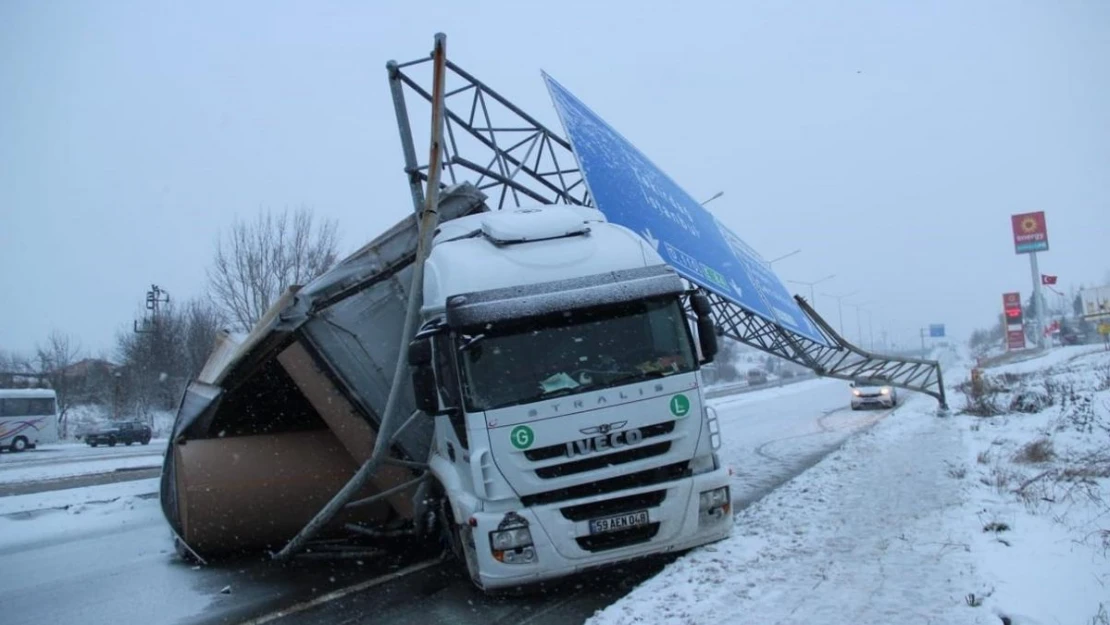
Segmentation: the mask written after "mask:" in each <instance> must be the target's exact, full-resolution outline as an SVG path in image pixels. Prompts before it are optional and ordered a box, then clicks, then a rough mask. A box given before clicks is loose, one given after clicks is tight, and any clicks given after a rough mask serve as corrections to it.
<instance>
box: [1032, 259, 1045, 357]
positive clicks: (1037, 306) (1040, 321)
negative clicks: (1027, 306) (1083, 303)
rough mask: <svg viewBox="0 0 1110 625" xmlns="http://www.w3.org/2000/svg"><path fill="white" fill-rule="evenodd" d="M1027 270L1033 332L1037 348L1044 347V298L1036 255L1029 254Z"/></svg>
mask: <svg viewBox="0 0 1110 625" xmlns="http://www.w3.org/2000/svg"><path fill="white" fill-rule="evenodd" d="M1029 270H1030V271H1031V272H1032V274H1033V319H1034V320H1035V321H1034V328H1033V331H1034V332H1035V333H1036V336H1037V346H1038V347H1042V348H1043V347H1044V346H1045V336H1044V328H1045V323H1044V297H1043V296H1042V294H1041V270H1040V267H1039V266H1038V265H1037V253H1036V252H1029Z"/></svg>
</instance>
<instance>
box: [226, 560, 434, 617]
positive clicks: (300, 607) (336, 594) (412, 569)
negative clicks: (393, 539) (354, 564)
mask: <svg viewBox="0 0 1110 625" xmlns="http://www.w3.org/2000/svg"><path fill="white" fill-rule="evenodd" d="M444 560H446V557H444V556H440V557H439V558H434V559H432V560H425V561H423V562H418V563H416V564H413V565H412V566H409V567H406V568H403V569H401V570H399V571H394V572H392V573H390V574H388V575H382V576H381V577H375V578H374V579H368V580H366V581H365V582H359V583H357V584H354V585H353V586H347V587H346V588H340V589H339V590H333V591H331V592H329V593H326V594H323V595H320V596H319V597H316V598H315V599H309V600H308V601H304V602H302V603H297V604H294V605H292V606H290V607H288V608H285V609H282V610H277V611H276V612H271V613H269V614H264V615H262V616H258V617H255V618H253V619H251V620H249V621H243V622H242V623H240V624H239V625H263V624H264V623H269V622H272V621H276V620H277V619H279V618H284V617H286V616H289V615H291V614H297V613H299V612H304V611H305V610H308V609H310V608H314V607H316V606H319V605H323V604H325V603H328V602H329V601H335V600H336V599H342V598H343V597H346V596H347V595H350V594H353V593H356V592H361V591H363V590H366V589H368V588H373V587H374V586H380V585H382V584H384V583H386V582H391V581H394V580H396V579H400V578H402V577H404V576H406V575H412V574H413V573H419V572H420V571H423V570H424V569H427V568H431V567H433V566H435V565H437V564H441V563H443V562H444Z"/></svg>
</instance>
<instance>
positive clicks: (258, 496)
mask: <svg viewBox="0 0 1110 625" xmlns="http://www.w3.org/2000/svg"><path fill="white" fill-rule="evenodd" d="M484 201H485V196H484V195H483V194H482V193H481V192H480V191H478V190H477V189H476V188H475V187H473V186H472V185H469V184H464V185H459V186H456V187H452V188H450V189H447V190H445V191H444V192H443V194H442V196H441V200H440V205H439V210H440V214H441V220H442V221H447V220H450V219H454V218H456V217H461V216H463V215H469V214H473V213H476V212H481V211H484V210H487V209H486V206H485V204H484ZM416 244H417V222H416V218H415V217H414V216H410V217H408V218H406V219H404V220H402V221H401V222H400V223H398V224H396V225H395V226H394V227H392V228H390V229H389V230H388V231H387V232H385V233H384V234H382V235H381V236H379V237H377V238H376V239H374V240H373V241H371V242H370V243H368V244H367V245H366V246H364V247H362V248H361V249H359V250H358V251H357V252H355V253H354V254H352V255H351V256H349V257H348V258H346V259H345V260H343V261H342V262H340V263H339V264H337V265H336V266H335V267H334V268H333V269H331V270H330V271H328V272H327V273H325V274H323V275H322V276H320V277H319V278H317V279H316V280H314V281H312V282H310V283H309V284H307V285H304V286H303V287H291V288H290V289H289V290H288V291H287V292H286V293H285V294H284V295H283V296H282V297H281V299H280V300H279V301H278V302H276V303H275V304H274V305H273V306H272V307H271V308H270V310H269V311H268V312H267V314H266V315H265V316H264V317H263V318H262V319H261V320H260V321H259V322H258V324H257V325H256V326H255V328H253V330H252V331H251V332H250V334H248V335H246V336H245V337H242V336H240V337H236V336H234V335H232V334H230V333H227V332H223V333H221V335H220V336H219V337H218V338H217V341H216V345H215V348H214V350H213V352H212V355H211V356H210V358H209V360H208V362H207V363H206V364H205V366H204V368H203V369H202V371H201V373H200V374H199V375H198V377H197V379H196V380H194V381H193V382H192V383H191V384H189V386H188V387H187V389H186V391H185V393H184V396H183V398H182V400H181V403H180V405H179V408H178V413H177V417H176V420H175V422H174V429H173V434H172V440H171V444H170V446H169V448H168V450H167V453H166V458H165V463H164V466H163V472H162V489H161V503H162V509H163V511H164V513H165V515H166V518H167V520H168V521H169V523H170V525H171V527H172V529H173V530H174V532H175V533H176V535H177V537H178V538H179V539H180V540H181V541H182V542H183V543H184V544H185V545H188V546H189V548H191V549H192V550H193V551H195V552H196V553H198V554H200V555H213V554H218V553H225V552H229V551H237V550H250V549H262V548H272V547H273V546H274V545H275V544H278V543H281V542H283V541H287V540H289V539H290V538H292V537H293V536H294V535H295V534H296V532H297V531H298V530H299V529H300V528H301V527H302V526H303V525H304V524H305V522H307V521H308V519H310V518H311V517H312V516H313V515H314V514H315V513H316V512H317V511H318V510H319V509H320V508H321V507H322V506H323V505H324V503H326V502H327V501H328V500H329V499H330V498H331V497H332V496H333V495H334V494H335V493H336V492H338V491H339V489H340V488H341V487H342V486H343V485H344V484H345V483H346V482H347V480H348V479H349V478H350V477H351V476H352V475H353V474H354V472H355V471H356V470H357V468H358V467H359V466H360V465H361V464H362V463H363V462H365V461H366V460H367V458H369V456H370V452H371V450H372V449H373V446H374V442H375V440H376V437H377V434H378V429H379V427H380V423H381V415H382V412H383V410H384V408H385V404H386V400H387V398H388V396H389V392H390V386H391V384H392V378H393V371H394V368H395V366H396V363H397V358H398V357H399V351H398V350H399V348H400V340H401V328H402V324H403V321H404V314H405V306H406V302H407V299H408V297H409V292H408V291H409V289H410V286H411V281H412V279H411V274H412V268H411V265H412V260H413V258H414V256H415V251H416ZM410 384H411V383H410V381H409V380H408V379H407V378H406V379H405V381H404V387H403V388H401V389H400V396H399V398H400V402H401V403H400V408H401V414H405V415H409V414H412V415H413V418H408V419H406V420H405V422H404V423H403V425H402V428H403V430H402V431H401V432H400V434H399V435H398V436H397V437H396V439H395V441H394V445H393V448H392V449H391V456H392V457H394V458H397V459H399V460H410V461H417V462H424V461H426V460H427V457H428V453H429V449H430V445H431V437H432V422H431V420H429V419H421V418H415V416H416V412H415V406H414V404H413V398H412V392H411V388H409V386H410ZM413 475H414V474H413V472H412V471H411V470H410V469H407V468H404V467H401V466H396V465H385V466H382V467H381V468H380V469H379V470H378V471H377V472H376V473H375V474H374V475H373V477H372V479H371V483H370V485H369V486H368V487H367V488H366V489H365V492H364V493H362V494H361V496H370V495H373V494H375V493H379V492H382V491H385V490H388V489H390V488H393V487H395V486H398V485H401V484H404V483H405V482H407V481H409V480H411V479H412V478H413ZM413 495H414V492H413V490H412V489H409V490H406V491H401V492H396V493H394V494H392V495H391V496H389V497H388V498H386V499H385V500H383V501H380V502H378V503H377V504H375V505H370V506H363V507H359V508H356V509H354V510H352V511H348V512H346V513H344V514H343V515H340V516H339V517H338V518H336V519H334V520H333V521H332V523H331V525H330V526H329V527H330V528H331V529H335V528H338V527H341V526H342V524H344V523H349V522H352V521H357V522H360V523H364V524H369V525H379V526H381V525H389V524H396V523H402V522H404V521H406V520H409V519H411V517H412V514H413Z"/></svg>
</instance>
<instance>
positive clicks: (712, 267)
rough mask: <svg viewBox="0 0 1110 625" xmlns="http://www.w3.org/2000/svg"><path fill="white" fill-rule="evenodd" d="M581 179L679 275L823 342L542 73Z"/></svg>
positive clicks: (660, 176) (753, 267) (706, 223)
mask: <svg viewBox="0 0 1110 625" xmlns="http://www.w3.org/2000/svg"><path fill="white" fill-rule="evenodd" d="M544 80H545V81H546V82H547V88H548V90H549V91H550V92H551V99H552V100H553V101H554V102H555V109H556V110H557V111H558V113H559V118H560V119H561V120H562V123H563V128H564V129H565V130H566V133H567V137H568V139H569V140H570V144H571V147H572V148H573V149H574V154H575V156H576V157H577V158H578V165H579V167H580V168H581V170H582V177H583V178H584V179H585V181H586V186H587V188H588V189H589V191H590V195H591V196H592V197H593V199H594V204H595V205H596V206H597V208H598V210H600V211H601V212H602V213H604V214H605V217H606V218H607V219H609V221H611V222H613V223H617V224H620V225H622V226H625V227H626V228H629V229H631V230H633V231H634V232H637V233H639V234H640V235H641V236H643V237H644V238H645V239H647V240H648V242H650V243H651V244H652V245H654V246H655V249H656V250H657V251H658V252H659V255H660V256H662V257H663V259H664V260H666V261H667V263H669V264H670V265H671V266H673V267H674V268H675V270H676V271H678V272H679V274H681V275H682V276H683V277H684V278H686V279H687V280H690V281H691V282H693V283H694V284H697V285H699V286H701V287H703V288H705V289H708V290H710V291H712V292H714V293H716V294H718V295H720V296H721V297H724V298H725V299H727V300H729V301H731V302H733V303H735V304H737V305H738V306H740V307H742V308H744V309H746V310H748V311H749V312H751V313H754V314H756V315H759V316H760V317H762V318H764V319H766V320H768V321H771V322H775V323H778V324H779V325H780V326H781V327H783V328H784V329H786V330H790V331H793V332H796V333H798V334H800V335H802V336H804V337H806V338H808V339H810V340H813V341H816V342H818V343H820V344H822V345H828V341H827V340H826V339H825V338H824V336H823V335H822V334H821V332H820V331H819V330H818V329H817V328H816V327H814V325H813V322H811V321H810V320H809V318H808V317H806V315H805V313H803V312H802V309H801V308H799V307H798V304H797V302H795V301H794V299H793V298H792V297H791V296H790V292H789V291H787V289H786V287H785V286H784V285H783V283H782V281H781V280H779V279H778V276H776V275H775V274H774V272H772V271H771V267H770V265H768V264H767V262H766V261H764V260H763V258H762V257H760V255H759V254H758V253H757V252H756V251H755V250H754V249H752V248H751V247H750V246H748V245H747V244H746V243H744V242H743V241H742V240H741V239H740V237H738V236H736V234H734V233H733V232H732V231H731V230H729V229H728V228H726V227H725V225H724V224H722V223H721V222H720V221H719V220H717V218H716V217H714V216H713V214H712V213H710V212H709V211H707V210H706V209H705V208H704V207H703V206H702V205H701V204H699V203H698V201H697V200H695V199H694V198H693V197H691V196H690V194H689V193H686V191H684V190H683V189H682V188H681V187H679V186H678V184H676V183H675V182H674V180H671V178H670V177H669V176H667V174H666V173H664V172H663V171H662V170H661V169H659V168H658V167H657V166H656V165H655V164H654V163H652V162H651V161H649V160H648V158H647V157H646V156H645V155H644V154H643V153H642V152H640V151H639V150H638V149H637V148H636V146H634V145H632V144H631V143H630V142H629V141H628V140H627V139H625V138H624V137H622V136H621V135H620V133H618V132H617V131H616V130H614V129H613V127H612V126H610V125H609V124H607V123H606V122H605V120H603V119H601V118H600V117H598V116H597V114H596V113H594V112H593V111H591V110H590V109H589V107H587V106H586V105H585V104H583V103H582V101H581V100H579V99H578V98H576V97H575V96H574V95H573V94H571V93H570V92H569V91H567V90H566V89H565V88H564V87H563V86H562V85H560V84H559V83H558V82H556V81H555V80H554V79H553V78H551V77H550V76H548V75H547V74H546V73H545V74H544Z"/></svg>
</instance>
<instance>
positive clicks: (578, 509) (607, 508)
mask: <svg viewBox="0 0 1110 625" xmlns="http://www.w3.org/2000/svg"><path fill="white" fill-rule="evenodd" d="M666 498H667V491H666V490H656V491H652V492H650V493H640V494H639V495H632V496H629V497H617V498H616V499H606V500H605V501H598V502H595V503H584V504H579V505H577V506H567V507H566V508H562V509H560V510H559V512H561V513H562V514H563V518H564V519H567V520H568V521H585V520H586V519H596V518H598V517H603V516H610V515H613V514H620V513H622V512H631V511H633V510H643V509H645V508H655V507H657V506H659V505H660V504H662V503H663V500H664V499H666Z"/></svg>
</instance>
